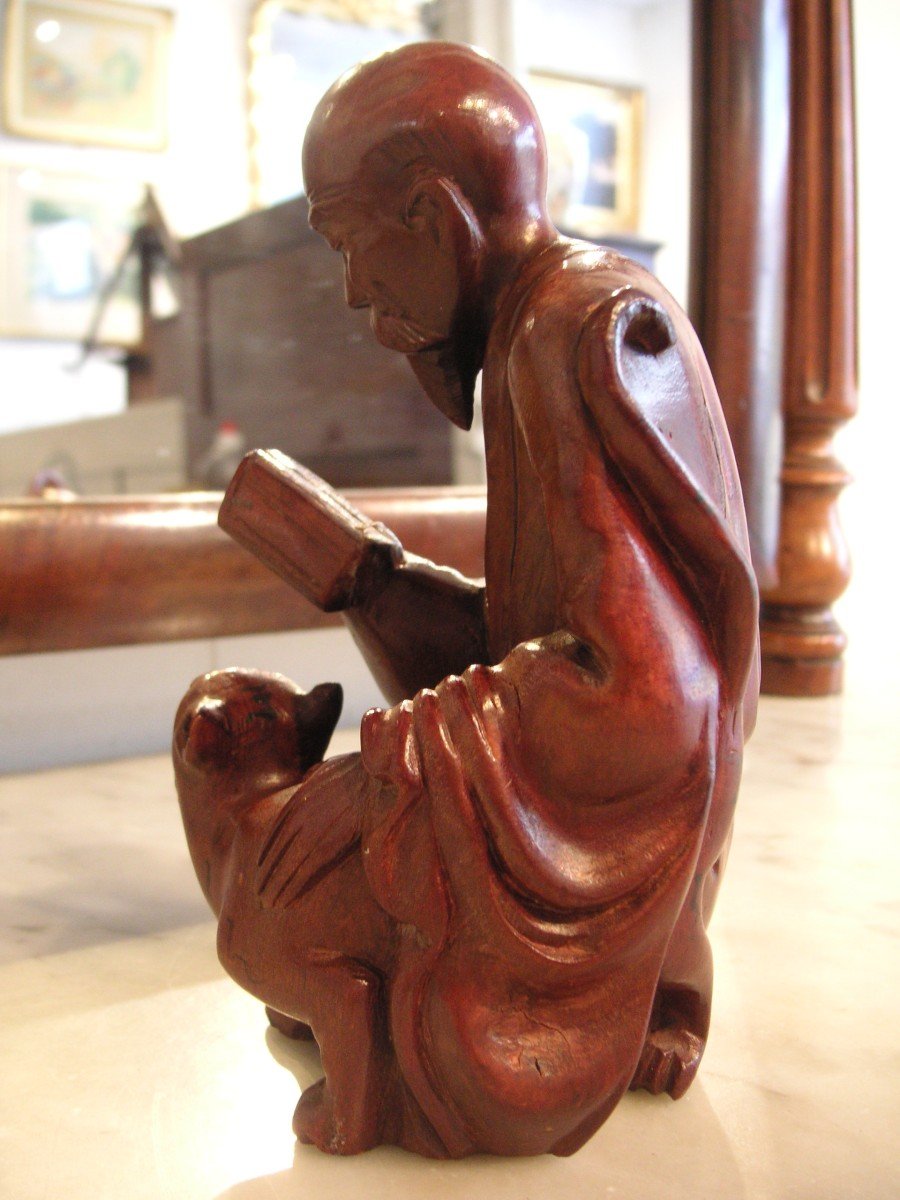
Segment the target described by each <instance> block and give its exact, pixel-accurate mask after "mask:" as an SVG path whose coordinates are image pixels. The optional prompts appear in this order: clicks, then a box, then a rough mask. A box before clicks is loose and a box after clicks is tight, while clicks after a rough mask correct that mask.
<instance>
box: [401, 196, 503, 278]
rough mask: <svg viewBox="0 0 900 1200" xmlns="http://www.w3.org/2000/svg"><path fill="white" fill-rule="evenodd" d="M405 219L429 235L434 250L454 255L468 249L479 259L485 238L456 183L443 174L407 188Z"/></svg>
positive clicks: (419, 231)
mask: <svg viewBox="0 0 900 1200" xmlns="http://www.w3.org/2000/svg"><path fill="white" fill-rule="evenodd" d="M404 221H405V223H406V225H407V226H408V228H410V229H412V230H413V231H415V232H416V233H421V234H425V235H426V236H427V237H429V238H430V239H431V240H432V242H433V243H434V246H435V249H437V250H444V251H449V252H450V253H451V254H452V255H453V256H454V257H456V258H458V257H459V256H460V255H461V254H464V253H466V251H468V252H469V253H471V254H473V256H474V257H475V258H476V259H478V260H479V261H480V259H481V256H482V247H483V244H484V237H483V234H482V232H481V226H480V224H479V221H478V218H477V217H476V216H475V213H474V212H473V210H472V207H471V205H470V204H469V202H468V200H467V199H466V198H465V196H464V195H463V193H462V192H461V191H460V189H459V188H458V187H457V186H456V184H455V183H453V182H452V181H451V180H449V179H445V178H444V177H443V176H442V175H430V176H428V177H427V178H426V179H420V180H418V181H417V182H416V183H414V184H413V185H412V186H411V187H410V189H409V192H408V193H407V197H406V212H405V216H404Z"/></svg>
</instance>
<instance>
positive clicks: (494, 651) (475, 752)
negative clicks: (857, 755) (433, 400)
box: [231, 243, 756, 1155]
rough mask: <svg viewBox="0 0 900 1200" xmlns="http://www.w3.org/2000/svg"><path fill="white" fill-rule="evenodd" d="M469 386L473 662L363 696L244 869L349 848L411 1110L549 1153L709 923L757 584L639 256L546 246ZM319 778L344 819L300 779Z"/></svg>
mask: <svg viewBox="0 0 900 1200" xmlns="http://www.w3.org/2000/svg"><path fill="white" fill-rule="evenodd" d="M669 342H671V344H667V343H669ZM482 396H483V409H484V422H485V439H486V448H487V458H488V488H489V490H488V517H487V542H486V591H485V619H486V624H487V645H488V662H486V663H481V664H473V665H472V666H471V667H469V668H468V669H467V670H465V671H464V672H463V673H462V674H461V675H459V676H450V677H448V678H447V679H445V680H443V681H442V682H440V683H439V684H438V685H437V686H436V687H435V688H433V689H426V690H424V691H421V692H419V693H418V694H417V695H416V696H415V697H412V698H411V699H407V700H404V701H403V702H401V703H399V704H397V705H395V707H393V708H390V709H388V710H380V709H376V710H373V711H372V712H370V713H369V714H367V716H366V717H365V718H364V721H363V727H362V757H361V760H356V759H352V760H342V761H340V762H339V763H336V764H335V765H334V766H331V765H330V764H329V763H325V764H323V765H322V767H321V768H316V769H314V771H313V772H312V773H311V774H310V776H309V777H308V779H307V780H306V781H305V782H304V784H303V785H302V786H301V788H300V789H299V790H298V791H297V793H296V795H295V796H294V797H293V799H292V800H290V801H289V802H288V805H287V806H286V809H287V811H286V812H285V813H284V814H283V816H282V818H281V820H280V830H281V831H280V832H278V833H277V834H276V835H272V836H270V837H268V838H267V839H266V843H265V849H264V851H263V853H262V854H261V856H260V862H259V871H258V874H257V884H258V888H259V899H260V900H261V902H262V904H263V905H264V906H270V907H273V908H275V909H278V908H279V907H284V906H287V905H290V904H294V903H297V902H298V900H297V898H298V897H300V896H302V895H307V894H309V889H310V888H314V887H316V886H321V883H320V882H319V881H321V880H322V879H323V878H324V877H325V872H326V870H327V867H328V862H329V861H331V862H334V863H335V864H343V863H346V861H347V854H348V853H349V852H350V851H351V849H352V850H353V853H354V855H356V854H357V853H358V855H359V861H360V862H361V867H362V871H363V872H364V878H365V881H366V886H367V887H368V889H369V890H370V892H371V896H372V897H373V898H374V900H375V901H376V903H377V906H378V907H379V908H380V910H381V911H383V913H385V914H387V915H388V917H389V918H391V919H392V921H393V922H394V929H395V932H396V951H395V952H392V953H391V954H390V955H389V956H388V960H387V963H386V961H385V958H384V955H383V953H382V954H380V956H379V958H378V959H377V960H376V959H374V958H373V959H370V960H369V962H370V965H372V966H374V967H375V968H376V969H377V970H378V971H379V972H381V973H384V972H385V971H386V972H387V975H388V978H387V984H386V990H387V1001H388V1021H389V1032H390V1043H391V1045H392V1053H393V1055H394V1056H395V1058H396V1069H397V1071H398V1072H399V1078H400V1079H401V1080H402V1088H403V1089H405V1092H406V1094H407V1098H408V1101H409V1103H410V1104H411V1105H412V1107H413V1108H416V1107H417V1109H418V1110H420V1111H421V1113H423V1114H424V1115H425V1117H426V1118H427V1121H428V1123H429V1124H430V1126H431V1128H433V1130H434V1131H435V1134H436V1136H437V1139H438V1140H439V1142H440V1144H441V1146H442V1147H443V1149H444V1151H445V1152H446V1153H448V1154H450V1155H461V1154H465V1153H470V1152H473V1151H477V1150H485V1151H491V1152H495V1153H517V1154H522V1153H538V1152H541V1151H545V1150H552V1151H555V1152H557V1153H567V1152H570V1151H571V1150H574V1149H577V1147H578V1146H579V1145H581V1144H582V1142H583V1141H584V1140H585V1139H586V1138H587V1137H588V1136H590V1134H591V1133H592V1132H593V1130H594V1129H596V1127H597V1126H598V1125H599V1124H600V1123H601V1122H602V1121H603V1120H604V1119H605V1117H606V1116H607V1115H608V1113H609V1112H610V1111H611V1110H612V1108H613V1107H614V1105H615V1104H616V1102H617V1101H618V1099H619V1098H620V1096H621V1094H622V1092H623V1091H624V1090H625V1088H627V1086H628V1084H629V1082H630V1080H631V1078H632V1076H633V1074H634V1071H635V1067H636V1064H637V1061H638V1057H639V1055H640V1053H641V1049H642V1046H643V1043H644V1038H645V1035H646V1032H647V1027H648V1022H649V1020H650V1014H651V1008H652V1005H653V1000H654V993H655V991H656V988H657V983H658V981H659V977H660V972H661V969H662V967H663V964H664V961H665V960H666V955H667V951H668V950H669V944H670V939H671V938H672V933H673V929H675V928H676V924H679V925H680V924H682V923H684V922H685V920H686V918H685V915H684V913H687V926H686V928H687V929H688V935H689V936H694V932H693V931H694V930H695V928H696V929H699V931H700V935H702V927H703V917H704V915H705V914H704V913H703V912H702V910H703V908H704V905H706V906H707V907H708V897H706V896H705V895H704V888H705V886H706V880H707V877H708V876H709V875H710V874H711V873H714V871H713V869H714V868H715V866H716V864H717V862H718V860H719V856H720V854H721V853H722V850H723V847H724V845H725V842H726V838H727V835H728V831H729V829H730V825H731V815H732V807H733V802H734V798H735V795H736V790H737V783H738V777H739V773H740V762H741V752H742V746H743V740H744V736H745V734H746V733H747V732H749V727H750V725H751V724H752V720H753V705H754V697H755V694H756V688H755V682H756V681H755V663H756V607H755V606H756V592H755V584H754V582H753V576H752V572H751V569H750V566H749V555H748V549H747V539H746V529H745V525H744V518H743V512H742V507H741V502H740V491H739V486H738V483H737V477H736V473H735V468H734V463H733V459H732V456H731V451H730V447H729V444H728V439H727V436H726V433H725V428H724V422H723V418H722V414H721V410H720V408H719V404H718V400H717V398H716V396H715V391H714V388H713V386H712V382H711V380H710V377H709V373H708V370H707V368H706V365H705V362H704V360H703V356H702V353H701V352H700V351H699V348H698V346H697V343H696V338H695V335H694V333H693V331H692V330H691V328H690V325H689V323H688V322H687V320H686V318H685V317H684V316H683V314H682V313H681V312H680V310H678V308H677V306H676V305H675V304H674V302H672V301H671V299H670V298H669V297H668V296H667V295H666V294H665V292H664V291H663V290H662V288H661V287H660V285H659V284H658V283H657V282H656V281H655V280H654V279H652V277H650V276H649V275H648V274H646V273H645V272H643V271H642V270H641V269H640V268H638V267H636V266H635V265H634V264H633V263H630V262H628V261H627V260H624V259H622V258H620V257H618V256H616V255H613V254H610V253H608V252H605V251H602V250H599V249H597V248H595V247H587V246H584V245H579V244H575V243H561V244H558V245H555V246H553V247H551V248H550V249H549V250H547V251H545V252H544V253H543V254H541V255H540V256H539V257H538V258H537V259H536V260H534V261H533V262H532V263H531V264H530V265H529V266H528V267H527V268H526V270H525V271H524V272H523V274H522V276H521V277H520V278H519V280H518V281H517V282H516V284H515V285H514V286H513V288H512V289H511V291H510V292H509V294H508V295H507V296H506V297H505V299H504V301H503V304H502V308H501V312H500V315H499V317H498V319H497V320H496V322H495V324H494V327H493V330H492V334H491V339H490V342H489V345H488V349H487V355H486V360H485V366H484V377H483V389H482ZM335 773H337V774H335ZM332 776H334V779H332ZM338 776H340V781H341V782H340V786H339V787H337V792H340V793H341V794H342V795H343V794H344V793H346V796H347V797H349V802H348V803H347V804H343V806H342V808H341V816H340V820H339V821H338V826H340V829H341V830H343V831H344V832H343V833H342V834H341V835H340V836H338V831H337V827H336V826H335V825H334V823H333V821H332V819H331V816H333V815H334V812H335V810H334V808H333V802H332V801H331V800H329V801H328V803H324V802H323V803H321V804H319V803H317V799H316V797H317V795H319V794H320V795H321V796H322V797H327V796H328V795H331V794H336V791H335V786H332V785H334V784H335V780H337V778H338ZM292 812H295V813H296V817H293V816H292V815H291V814H292ZM329 814H331V816H330V815H329ZM298 831H300V834H301V836H300V838H299V840H300V841H303V842H304V843H305V845H306V847H307V850H306V852H305V856H304V858H303V860H302V863H301V865H300V866H299V867H297V868H294V867H293V866H292V867H291V869H290V873H289V875H285V870H286V866H287V864H288V863H289V862H290V860H291V856H290V855H285V856H284V857H282V855H283V854H284V851H283V849H282V847H283V846H284V845H286V844H287V842H288V840H289V839H295V845H296V844H299V842H298V841H296V839H297V838H298ZM279 838H280V839H281V840H279ZM238 853H240V851H238ZM342 869H343V868H342ZM244 904H245V902H242V906H243V905H244ZM683 910H684V911H683ZM236 924H239V923H235V922H232V923H231V925H232V927H234V926H235V925H236ZM316 936H317V937H319V934H318V933H317V935H316ZM702 936H705V935H702ZM323 939H327V930H322V931H321V938H320V941H319V944H322V945H327V940H323ZM373 953H374V952H373ZM248 986H249V984H248ZM260 994H262V992H260ZM265 998H267V999H268V1000H269V1002H270V1003H276V1004H278V1003H283V1002H284V1001H287V1000H289V997H288V996H285V997H265ZM285 1008H286V1011H289V1010H288V1009H287V1007H286V1005H285ZM296 1015H298V1016H302V1015H303V1014H302V1013H297V1014H296ZM323 1051H324V1047H323ZM400 1140H401V1141H402V1138H401V1139H400Z"/></svg>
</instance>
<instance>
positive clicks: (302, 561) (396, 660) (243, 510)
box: [219, 450, 486, 703]
mask: <svg viewBox="0 0 900 1200" xmlns="http://www.w3.org/2000/svg"><path fill="white" fill-rule="evenodd" d="M219 524H220V525H221V526H222V528H223V529H224V530H225V531H226V532H227V533H229V534H230V535H231V536H232V537H233V538H234V539H235V540H236V541H238V542H239V543H240V544H241V545H242V546H244V547H245V548H246V549H248V550H250V551H251V552H252V553H253V554H255V555H256V556H257V557H258V558H259V559H260V560H261V561H262V562H264V563H265V564H266V566H268V567H269V568H270V569H271V570H273V571H274V572H275V573H276V574H277V575H279V576H280V577H281V578H282V579H284V580H285V581H286V582H287V583H289V584H291V586H292V587H295V588H297V590H298V591H300V592H301V593H302V594H303V595H304V596H305V597H306V598H307V599H308V600H309V601H310V602H311V603H313V604H315V605H316V606H317V607H318V608H320V609H322V610H323V611H325V612H343V614H344V618H345V620H346V622H347V624H348V625H349V626H350V629H351V632H352V633H353V636H354V638H355V640H356V642H357V643H358V645H359V646H360V648H361V650H362V651H363V654H364V655H365V657H366V661H367V662H368V664H369V667H370V669H371V670H372V673H373V675H374V676H375V678H376V680H377V682H378V684H379V686H380V687H381V688H382V690H383V691H384V693H385V695H386V696H387V698H388V700H389V701H390V702H391V703H396V702H398V701H400V700H403V699H405V698H406V697H408V696H412V695H413V694H414V693H415V692H417V691H418V690H419V689H420V688H423V687H431V686H433V685H434V684H436V683H437V682H438V681H439V680H441V679H443V678H444V676H445V675H449V674H455V673H459V672H460V671H463V670H465V668H466V667H468V666H471V665H472V663H475V662H484V661H485V656H486V637H485V628H484V587H483V585H482V584H481V583H479V582H477V581H474V580H470V579H466V578H465V577H464V576H462V575H460V574H459V572H457V571H454V570H452V569H451V568H449V567H438V566H435V565H434V563H431V562H429V561H428V560H427V559H424V558H419V557H418V556H417V555H414V554H408V553H407V552H405V551H404V549H403V547H402V546H401V545H400V542H399V541H398V540H397V538H396V537H395V536H394V534H393V533H391V532H390V530H388V529H386V528H385V527H384V526H383V525H381V524H379V523H378V522H374V521H371V520H369V518H367V517H366V516H365V515H364V514H363V513H361V512H359V511H358V510H357V509H355V508H353V506H352V505H350V504H349V503H348V502H347V501H346V500H345V499H344V498H343V497H342V496H341V495H340V494H339V493H338V492H336V491H334V490H333V489H332V488H331V487H329V485H328V484H327V483H326V482H325V481H324V480H323V479H320V478H319V476H317V475H314V474H313V472H311V471H308V470H307V469H306V468H305V467H301V466H300V465H299V464H298V463H295V462H294V461H293V460H292V459H290V458H288V457H287V455H284V454H281V453H279V452H278V451H277V450H256V451H253V452H252V453H251V454H248V455H247V457H246V458H245V459H244V461H243V463H242V464H241V466H240V467H239V468H238V471H237V472H236V474H235V476H234V479H233V480H232V482H231V484H230V486H229V488H228V491H227V492H226V494H225V498H224V500H223V502H222V507H221V510H220V512H219Z"/></svg>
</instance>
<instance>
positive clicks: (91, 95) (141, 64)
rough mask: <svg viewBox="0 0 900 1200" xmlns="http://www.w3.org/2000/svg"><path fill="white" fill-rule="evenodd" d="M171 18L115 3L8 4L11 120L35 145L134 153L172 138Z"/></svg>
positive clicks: (12, 0)
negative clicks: (57, 144) (80, 145)
mask: <svg viewBox="0 0 900 1200" xmlns="http://www.w3.org/2000/svg"><path fill="white" fill-rule="evenodd" d="M171 28H172V13H171V12H170V11H169V10H167V9H162V8H151V7H145V6H143V5H134V4H120V3H116V2H115V0H9V4H8V8H7V18H6V52H5V62H4V95H3V112H4V123H5V125H6V128H7V129H8V130H9V131H10V132H12V133H15V134H19V135H21V136H23V137H28V138H40V139H48V140H51V141H59V142H78V143H85V144H91V145H102V146H117V147H121V148H125V149H132V150H162V149H164V148H165V146H166V143H167V140H168V111H167V110H168V91H169V86H168V85H169V45H170V38H171Z"/></svg>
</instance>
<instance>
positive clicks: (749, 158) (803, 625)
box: [690, 0, 856, 695]
mask: <svg viewBox="0 0 900 1200" xmlns="http://www.w3.org/2000/svg"><path fill="white" fill-rule="evenodd" d="M851 51H852V46H851V31H850V10H849V0H790V2H788V0H731V2H729V3H727V4H726V3H724V2H722V0H695V3H694V101H693V103H694V165H693V201H692V221H693V224H692V231H691V243H692V249H691V300H690V307H691V311H692V316H693V319H694V321H695V324H696V325H697V329H698V332H699V334H700V337H701V340H702V342H703V344H704V347H705V349H706V352H707V355H708V357H709V360H710V365H711V367H712V370H713V375H714V376H715V379H716V384H717V386H718V388H719V393H720V396H721V398H722V403H723V407H724V409H725V415H726V418H727V420H728V424H729V428H730V429H731V433H732V438H733V441H734V446H735V453H736V456H737V459H738V466H739V469H740V472H741V479H742V482H743V486H744V493H745V501H746V504H747V514H748V520H749V524H750V536H751V547H752V552H753V561H754V566H755V568H756V573H757V578H758V580H759V584H760V590H761V593H762V600H763V606H762V620H761V634H762V647H763V689H764V690H765V691H767V692H770V693H777V694H782V695H824V694H827V693H830V692H835V691H839V690H840V687H841V676H842V658H841V656H842V653H843V649H844V643H845V638H844V635H843V633H842V632H841V630H840V629H839V628H838V626H837V624H836V623H835V621H834V618H833V616H832V614H831V605H832V603H833V602H834V601H835V600H836V599H837V597H838V596H839V595H840V594H841V592H842V591H843V589H844V587H845V586H846V584H847V581H848V579H849V565H848V558H847V551H846V546H845V543H844V540H843V537H842V535H841V532H840V527H839V525H838V521H837V516H836V511H835V506H836V502H837V497H838V494H839V492H840V490H841V488H842V486H843V485H844V483H845V482H846V474H845V472H844V471H843V469H842V468H841V466H840V464H839V463H838V462H837V461H836V460H835V458H834V456H833V453H832V440H833V437H834V434H835V431H836V430H837V428H838V427H839V425H840V424H841V423H842V422H843V421H845V420H846V419H847V418H848V417H850V416H852V414H853V412H854V411H855V371H856V361H855V360H856V351H855V340H856V313H855V263H854V256H855V226H854V178H853V165H854V139H853V96H852V72H851Z"/></svg>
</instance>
